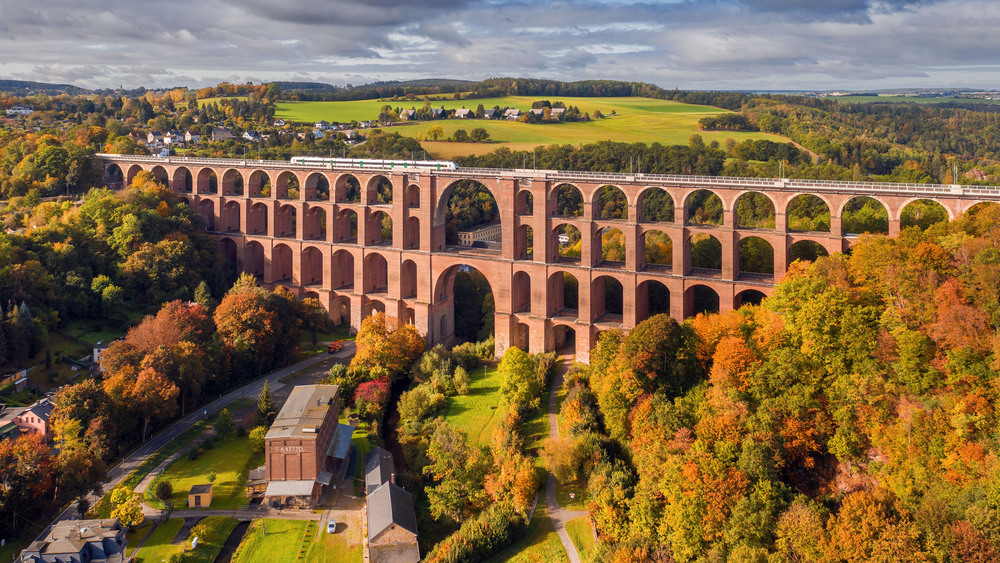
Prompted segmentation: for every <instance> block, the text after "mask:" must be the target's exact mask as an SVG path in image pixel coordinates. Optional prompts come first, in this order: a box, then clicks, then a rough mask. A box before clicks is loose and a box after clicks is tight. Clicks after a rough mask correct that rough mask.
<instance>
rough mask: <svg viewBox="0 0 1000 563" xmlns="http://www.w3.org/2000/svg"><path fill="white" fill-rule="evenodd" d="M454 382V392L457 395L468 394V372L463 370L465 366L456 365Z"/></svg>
mask: <svg viewBox="0 0 1000 563" xmlns="http://www.w3.org/2000/svg"><path fill="white" fill-rule="evenodd" d="M453 381H454V383H455V392H457V393H458V394H459V395H468V394H469V383H470V379H469V372H467V371H465V368H463V367H462V366H458V367H457V368H455V377H454V378H453Z"/></svg>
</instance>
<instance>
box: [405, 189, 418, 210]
mask: <svg viewBox="0 0 1000 563" xmlns="http://www.w3.org/2000/svg"><path fill="white" fill-rule="evenodd" d="M404 202H405V205H406V207H409V208H411V209H413V208H418V207H420V186H418V185H416V184H410V185H409V186H407V187H406V196H405V198H404Z"/></svg>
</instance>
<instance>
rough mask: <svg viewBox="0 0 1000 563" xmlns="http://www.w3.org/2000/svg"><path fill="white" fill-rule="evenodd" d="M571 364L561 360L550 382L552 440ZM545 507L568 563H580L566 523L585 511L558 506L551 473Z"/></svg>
mask: <svg viewBox="0 0 1000 563" xmlns="http://www.w3.org/2000/svg"><path fill="white" fill-rule="evenodd" d="M571 362H572V357H570V358H563V364H562V367H560V368H559V372H558V373H556V375H555V378H554V379H553V380H552V391H551V392H550V393H549V436H551V437H553V438H558V437H559V389H560V388H561V387H562V384H563V374H564V373H566V370H567V369H569V364H570V363H571ZM545 505H546V507H547V508H548V512H549V518H550V519H551V520H552V527H554V528H555V529H556V533H557V534H559V541H561V542H562V544H563V549H565V550H566V555H567V556H568V557H569V560H570V563H580V554H579V553H578V552H577V551H576V546H575V545H573V541H572V540H570V539H569V533H568V532H566V522H569V521H570V520H572V519H574V518H579V517H581V516H586V515H587V511H585V510H567V509H565V508H563V507H561V506H559V503H558V502H557V501H556V476H555V475H553V474H552V472H551V471H550V472H549V479H548V482H546V484H545Z"/></svg>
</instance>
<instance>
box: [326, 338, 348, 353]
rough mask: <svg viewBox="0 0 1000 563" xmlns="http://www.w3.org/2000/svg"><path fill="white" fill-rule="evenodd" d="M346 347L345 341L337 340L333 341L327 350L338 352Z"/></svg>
mask: <svg viewBox="0 0 1000 563" xmlns="http://www.w3.org/2000/svg"><path fill="white" fill-rule="evenodd" d="M343 347H344V341H343V340H338V341H336V342H331V343H330V345H329V346H327V347H326V351H327V352H329V353H331V354H336V353H337V352H340V349H341V348H343Z"/></svg>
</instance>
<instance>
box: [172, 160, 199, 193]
mask: <svg viewBox="0 0 1000 563" xmlns="http://www.w3.org/2000/svg"><path fill="white" fill-rule="evenodd" d="M193 187H194V180H193V179H192V178H191V172H190V171H189V170H188V169H187V168H184V167H183V166H181V167H180V168H178V169H177V170H174V178H173V180H171V182H170V189H172V190H173V191H175V192H177V193H182V194H189V193H191V191H192V189H193Z"/></svg>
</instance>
